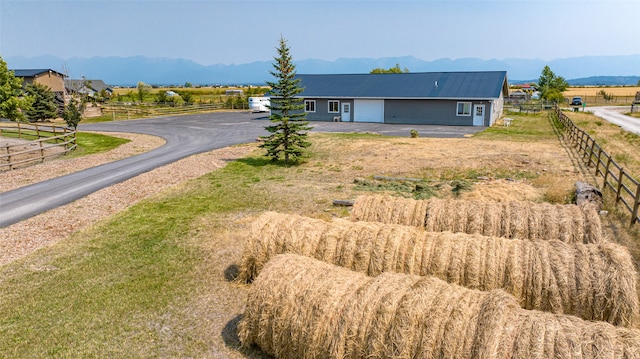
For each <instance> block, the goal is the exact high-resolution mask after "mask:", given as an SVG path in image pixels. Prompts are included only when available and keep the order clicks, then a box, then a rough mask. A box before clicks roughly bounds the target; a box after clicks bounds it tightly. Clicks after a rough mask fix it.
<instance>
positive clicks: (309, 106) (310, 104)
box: [304, 100, 316, 112]
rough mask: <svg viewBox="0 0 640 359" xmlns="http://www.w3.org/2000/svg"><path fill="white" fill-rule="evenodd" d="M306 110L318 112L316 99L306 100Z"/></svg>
mask: <svg viewBox="0 0 640 359" xmlns="http://www.w3.org/2000/svg"><path fill="white" fill-rule="evenodd" d="M304 112H316V101H315V100H304Z"/></svg>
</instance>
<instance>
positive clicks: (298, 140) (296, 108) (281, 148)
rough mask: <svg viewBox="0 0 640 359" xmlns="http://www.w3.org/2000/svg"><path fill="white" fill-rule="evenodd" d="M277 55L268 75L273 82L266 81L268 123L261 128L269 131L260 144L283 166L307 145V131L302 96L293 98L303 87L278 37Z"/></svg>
mask: <svg viewBox="0 0 640 359" xmlns="http://www.w3.org/2000/svg"><path fill="white" fill-rule="evenodd" d="M277 51H278V57H276V58H274V60H275V62H274V63H273V68H274V71H270V73H271V75H272V76H273V77H275V78H276V80H277V81H276V82H268V81H267V84H268V85H269V86H270V87H271V91H270V93H271V104H270V106H269V108H270V109H271V115H270V116H269V119H270V121H271V123H272V125H270V126H266V127H265V129H266V130H267V131H268V132H269V133H270V135H268V136H262V137H261V138H262V139H263V140H264V142H263V143H262V144H261V145H260V147H262V148H266V149H267V154H266V155H267V156H269V157H271V159H272V160H273V161H278V160H280V159H281V158H284V163H285V165H288V164H289V162H290V161H292V160H296V159H297V158H298V157H300V156H302V154H303V151H304V149H305V148H307V147H309V146H310V145H311V143H310V142H308V141H307V131H309V130H311V129H312V127H310V126H309V122H308V121H307V120H306V116H307V114H306V113H305V111H304V110H305V108H304V99H302V98H300V97H296V96H297V95H299V94H300V93H301V92H302V91H304V88H302V87H301V86H300V79H296V78H295V76H296V67H295V65H294V64H293V62H292V61H291V54H290V51H289V47H288V46H287V42H286V40H285V39H284V38H282V37H280V46H279V47H278V48H277Z"/></svg>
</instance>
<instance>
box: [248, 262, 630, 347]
mask: <svg viewBox="0 0 640 359" xmlns="http://www.w3.org/2000/svg"><path fill="white" fill-rule="evenodd" d="M238 336H239V338H240V341H241V343H242V345H243V346H244V347H249V346H251V345H257V346H258V347H260V348H261V349H262V350H263V351H264V352H266V353H267V354H270V355H273V356H275V357H278V358H436V357H437V358H463V359H464V358H638V357H640V331H638V330H634V329H626V328H619V327H615V326H613V325H611V324H608V323H603V322H589V321H584V320H581V319H579V318H576V317H572V316H566V315H559V314H551V313H544V312H540V311H530V310H525V309H522V308H520V307H518V305H517V303H516V301H515V299H514V298H513V297H512V296H510V295H508V294H506V293H504V292H503V291H501V290H494V291H491V292H482V291H476V290H472V289H467V288H463V287H460V286H456V285H452V284H448V283H445V282H443V281H441V280H439V279H436V278H433V277H420V276H412V275H406V274H398V273H390V272H388V273H383V274H381V275H379V276H377V277H368V276H365V275H364V274H361V273H356V272H352V271H350V270H347V269H345V268H340V267H337V266H333V265H331V264H328V263H324V262H320V261H317V260H315V259H312V258H308V257H303V256H298V255H294V254H284V255H278V256H276V257H274V258H273V259H272V260H271V261H269V263H268V264H267V265H266V266H265V268H264V270H263V271H262V272H261V274H260V275H259V276H258V278H256V280H255V281H254V283H253V284H252V286H251V289H250V291H249V294H248V297H247V303H246V307H245V312H244V315H243V317H242V319H241V320H240V322H239V324H238Z"/></svg>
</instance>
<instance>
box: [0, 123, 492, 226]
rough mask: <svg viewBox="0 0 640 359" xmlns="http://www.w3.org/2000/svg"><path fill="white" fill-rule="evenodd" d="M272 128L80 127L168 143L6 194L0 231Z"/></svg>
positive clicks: (400, 128) (400, 131)
mask: <svg viewBox="0 0 640 359" xmlns="http://www.w3.org/2000/svg"><path fill="white" fill-rule="evenodd" d="M267 124H269V121H268V119H267V118H266V116H265V115H264V114H250V113H240V112H225V113H221V112H218V113H210V114H198V115H188V116H168V117H161V118H153V119H142V120H132V121H116V122H105V123H100V124H89V125H80V126H79V128H78V129H79V130H80V131H106V132H131V133H142V134H150V135H155V136H160V137H162V138H164V139H165V140H166V144H165V145H163V146H161V147H160V148H157V149H154V150H152V151H149V152H146V153H143V154H140V155H137V156H133V157H129V158H126V159H123V160H119V161H115V162H112V163H108V164H104V165H101V166H97V167H93V168H89V169H86V170H83V171H79V172H76V173H72V174H68V175H65V176H61V177H58V178H54V179H51V180H48V181H44V182H40V183H36V184H33V185H30V186H25V187H22V188H18V189H16V190H13V191H9V192H5V193H0V228H1V227H6V226H9V225H11V224H13V223H16V222H19V221H21V220H23V219H26V218H29V217H31V216H34V215H36V214H39V213H42V212H45V211H47V210H49V209H52V208H56V207H58V206H61V205H64V204H67V203H69V202H72V201H74V200H76V199H79V198H82V197H84V196H86V195H88V194H90V193H92V192H95V191H97V190H100V189H102V188H105V187H108V186H111V185H113V184H116V183H119V182H122V181H125V180H127V179H129V178H132V177H134V176H137V175H139V174H141V173H144V172H147V171H150V170H152V169H154V168H156V167H160V166H163V165H166V164H168V163H172V162H175V161H177V160H180V159H182V158H185V157H188V156H191V155H194V154H197V153H202V152H208V151H211V150H214V149H218V148H223V147H227V146H231V145H235V144H239V143H246V142H251V141H255V139H256V138H257V137H258V136H262V135H266V134H267V132H266V131H265V130H264V126H266V125H267ZM312 125H313V126H314V129H313V131H324V132H354V131H357V132H379V133H381V134H384V135H389V136H403V137H409V131H410V130H411V129H415V130H417V131H418V132H419V134H420V136H421V137H462V136H464V135H465V134H471V133H475V132H478V131H480V130H482V129H484V128H483V127H458V126H425V125H421V126H411V125H385V124H372V123H333V122H323V123H319V122H313V123H312Z"/></svg>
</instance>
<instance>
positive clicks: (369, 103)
mask: <svg viewBox="0 0 640 359" xmlns="http://www.w3.org/2000/svg"><path fill="white" fill-rule="evenodd" d="M353 121H354V122H381V123H382V122H384V100H355V101H354V103H353Z"/></svg>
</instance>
